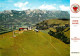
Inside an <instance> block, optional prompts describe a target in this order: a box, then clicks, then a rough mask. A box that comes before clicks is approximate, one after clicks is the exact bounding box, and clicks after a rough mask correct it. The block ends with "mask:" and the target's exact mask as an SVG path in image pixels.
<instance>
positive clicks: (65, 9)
mask: <svg viewBox="0 0 80 56" xmlns="http://www.w3.org/2000/svg"><path fill="white" fill-rule="evenodd" d="M59 8H60V9H61V10H62V11H69V10H70V7H69V6H64V5H60V6H59Z"/></svg>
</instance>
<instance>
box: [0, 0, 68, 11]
mask: <svg viewBox="0 0 80 56" xmlns="http://www.w3.org/2000/svg"><path fill="white" fill-rule="evenodd" d="M69 8H70V0H0V11H4V10H27V9H41V10H62V11H69Z"/></svg>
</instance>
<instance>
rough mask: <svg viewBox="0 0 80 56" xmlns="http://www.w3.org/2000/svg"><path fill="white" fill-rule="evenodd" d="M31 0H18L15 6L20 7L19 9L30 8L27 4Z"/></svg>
mask: <svg viewBox="0 0 80 56" xmlns="http://www.w3.org/2000/svg"><path fill="white" fill-rule="evenodd" d="M28 3H29V2H25V3H22V2H18V3H15V4H14V6H15V7H17V8H18V10H26V9H28V7H27V4H28Z"/></svg>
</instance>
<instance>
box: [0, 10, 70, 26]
mask: <svg viewBox="0 0 80 56" xmlns="http://www.w3.org/2000/svg"><path fill="white" fill-rule="evenodd" d="M56 18H59V19H69V18H70V14H69V13H68V12H67V11H58V10H56V11H54V10H53V11H52V10H40V9H34V10H31V9H28V10H24V11H17V10H5V11H2V12H0V24H1V25H4V24H7V25H12V24H14V25H34V24H36V23H38V22H41V21H43V20H47V19H56Z"/></svg>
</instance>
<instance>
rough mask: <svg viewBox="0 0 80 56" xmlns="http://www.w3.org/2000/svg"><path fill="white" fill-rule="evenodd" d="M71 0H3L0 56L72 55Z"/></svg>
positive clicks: (0, 22)
mask: <svg viewBox="0 0 80 56" xmlns="http://www.w3.org/2000/svg"><path fill="white" fill-rule="evenodd" d="M69 7H70V0H0V56H70V10H69Z"/></svg>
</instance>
